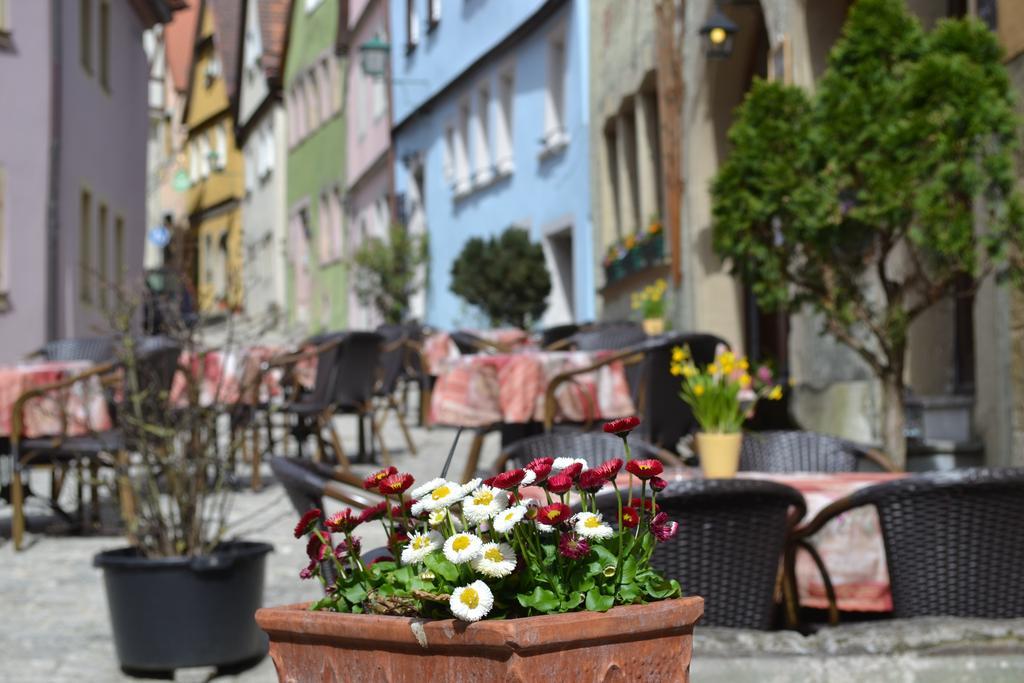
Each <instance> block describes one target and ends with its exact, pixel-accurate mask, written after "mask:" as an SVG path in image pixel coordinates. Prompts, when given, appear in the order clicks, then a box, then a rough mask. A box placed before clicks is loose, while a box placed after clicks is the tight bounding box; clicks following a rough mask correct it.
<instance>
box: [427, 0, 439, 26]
mask: <svg viewBox="0 0 1024 683" xmlns="http://www.w3.org/2000/svg"><path fill="white" fill-rule="evenodd" d="M439 23H441V0H427V30H428V31H433V30H434V29H435V28H437V25H438V24H439Z"/></svg>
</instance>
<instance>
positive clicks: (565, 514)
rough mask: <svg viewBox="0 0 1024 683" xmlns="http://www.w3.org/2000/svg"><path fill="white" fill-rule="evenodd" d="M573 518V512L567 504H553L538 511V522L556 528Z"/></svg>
mask: <svg viewBox="0 0 1024 683" xmlns="http://www.w3.org/2000/svg"><path fill="white" fill-rule="evenodd" d="M571 516H572V510H571V509H570V508H569V506H568V505H566V504H565V503H551V504H550V505H545V506H544V507H542V508H541V509H540V510H538V511H537V520H538V521H539V522H540V523H541V524H547V525H548V526H555V525H556V524H561V523H562V522H564V521H565V520H567V519H569V517H571Z"/></svg>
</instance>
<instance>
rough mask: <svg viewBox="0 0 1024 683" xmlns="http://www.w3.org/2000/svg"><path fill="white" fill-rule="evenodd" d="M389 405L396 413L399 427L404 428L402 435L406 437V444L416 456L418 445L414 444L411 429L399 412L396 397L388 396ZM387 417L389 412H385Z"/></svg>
mask: <svg viewBox="0 0 1024 683" xmlns="http://www.w3.org/2000/svg"><path fill="white" fill-rule="evenodd" d="M388 405H389V406H391V408H392V410H394V411H395V417H397V418H398V426H399V427H401V428H402V435H403V436H404V437H405V443H406V445H408V446H409V452H410V453H412V454H413V455H416V444H415V443H413V440H412V434H410V433H409V427H408V425H406V424H405V418H404V417H403V416H402V413H401V412H399V410H398V404H397V403H396V402H395V397H394V396H388ZM384 415H385V417H386V416H387V410H386V409H385V412H384Z"/></svg>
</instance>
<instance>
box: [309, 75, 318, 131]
mask: <svg viewBox="0 0 1024 683" xmlns="http://www.w3.org/2000/svg"><path fill="white" fill-rule="evenodd" d="M306 86H307V87H306V116H308V117H309V121H308V125H309V132H310V133H312V132H313V131H315V130H316V129H317V128H319V127H320V76H319V74H318V73H317V68H316V65H315V64H314V65H313V68H311V69H310V70H309V72H308V73H307V74H306Z"/></svg>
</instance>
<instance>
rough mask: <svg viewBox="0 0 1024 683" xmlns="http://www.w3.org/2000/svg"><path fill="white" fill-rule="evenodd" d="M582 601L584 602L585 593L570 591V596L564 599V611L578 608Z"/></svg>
mask: <svg viewBox="0 0 1024 683" xmlns="http://www.w3.org/2000/svg"><path fill="white" fill-rule="evenodd" d="M581 602H583V593H581V592H579V591H573V592H572V593H569V597H567V598H566V599H565V600H562V605H561V608H562V611H563V612H568V611H569V610H572V609H576V607H578V606H579V604H580V603H581Z"/></svg>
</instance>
